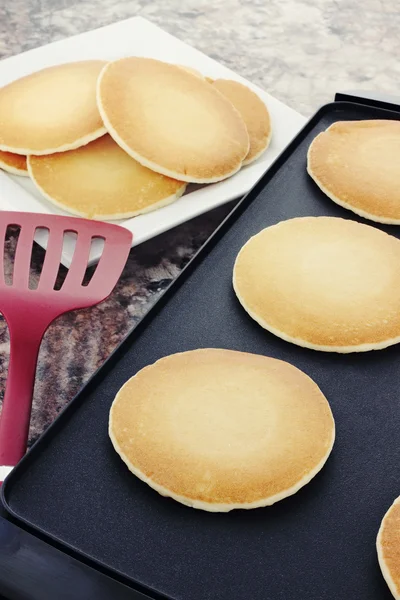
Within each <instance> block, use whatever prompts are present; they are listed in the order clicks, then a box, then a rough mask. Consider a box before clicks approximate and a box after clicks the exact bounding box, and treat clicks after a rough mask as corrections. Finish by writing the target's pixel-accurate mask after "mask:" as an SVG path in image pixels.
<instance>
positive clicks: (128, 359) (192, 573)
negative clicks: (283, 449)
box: [5, 103, 400, 600]
mask: <svg viewBox="0 0 400 600" xmlns="http://www.w3.org/2000/svg"><path fill="white" fill-rule="evenodd" d="M361 118H363V119H368V118H398V116H396V113H389V112H385V111H383V110H377V109H373V108H367V107H361V106H359V105H352V104H344V103H341V104H335V105H329V106H328V107H325V108H324V109H323V110H321V111H320V112H319V113H318V114H317V116H316V118H315V119H314V120H313V122H312V124H311V126H310V127H309V129H308V133H307V135H306V136H304V135H303V137H302V136H300V138H299V143H298V145H297V147H295V149H294V150H293V152H292V153H291V155H290V156H289V157H288V159H287V161H286V162H285V163H284V164H283V165H282V166H281V167H280V169H279V170H278V171H277V172H276V173H275V174H274V176H273V178H272V179H271V180H270V181H269V182H268V184H267V185H266V187H265V188H264V189H261V190H260V191H259V193H258V195H257V197H256V198H255V199H254V201H253V202H252V203H251V204H249V206H248V207H247V208H246V210H245V211H244V212H243V213H242V214H241V215H240V216H239V217H238V218H237V219H236V220H235V222H234V223H233V225H232V226H231V228H230V229H229V230H227V231H226V233H225V235H223V237H221V239H220V240H219V242H218V243H217V244H216V245H215V246H214V248H213V249H212V250H211V252H210V253H209V254H208V255H205V257H204V259H203V260H202V262H201V263H200V264H199V265H198V266H197V268H196V269H195V270H193V271H190V272H189V275H188V276H185V278H184V282H183V285H182V286H181V287H179V286H177V287H176V289H175V290H176V291H175V293H174V294H173V295H171V298H170V299H169V301H168V302H167V303H166V304H165V306H163V307H162V309H161V310H160V311H159V312H158V313H157V314H156V315H155V316H154V317H153V318H152V320H151V321H150V322H149V324H148V326H147V327H146V328H145V329H144V330H143V331H141V332H140V335H138V332H137V331H136V332H134V333H133V335H132V336H131V341H132V343H131V344H128V345H127V346H126V353H125V354H124V355H123V356H121V358H120V360H119V361H118V362H117V363H116V364H115V365H114V366H112V365H107V366H106V368H105V369H104V370H103V374H102V375H101V376H100V377H97V378H96V379H95V380H94V381H93V383H92V384H91V385H89V386H88V387H87V388H86V389H85V390H84V392H83V394H81V396H80V397H78V399H77V400H75V402H74V404H73V406H72V407H71V408H72V409H71V410H69V411H67V413H66V414H65V415H63V416H62V417H61V419H60V420H59V421H58V422H57V423H56V425H55V426H53V427H52V428H51V432H50V433H48V434H47V435H45V436H44V438H42V441H41V442H39V444H38V445H37V446H36V447H35V448H34V450H33V452H31V453H30V455H29V456H28V458H27V459H26V460H25V461H24V462H23V463H22V465H21V466H20V467H19V468H17V469H16V470H15V471H14V474H13V475H12V476H11V479H10V480H9V482H8V484H7V486H6V490H5V493H6V500H7V502H8V504H9V509H11V511H12V512H13V513H14V515H16V516H17V517H18V518H20V519H23V520H25V521H28V522H29V523H30V524H31V525H33V526H34V527H35V528H37V529H40V530H42V532H45V533H46V534H49V535H51V536H53V537H54V538H56V539H57V540H59V541H60V542H61V543H63V544H68V545H69V546H72V547H73V548H74V549H76V550H78V551H79V552H82V553H85V554H87V555H89V556H90V557H92V558H93V559H96V560H97V561H100V562H101V563H103V564H105V565H107V566H108V567H110V568H112V569H115V570H118V571H119V572H120V573H123V574H124V575H125V576H127V577H128V578H130V579H131V580H133V581H135V582H136V584H139V585H142V586H145V587H146V588H148V589H152V590H157V591H158V592H160V593H162V594H165V595H166V596H169V597H171V598H174V599H179V600H239V599H240V600H292V599H293V598H296V599H297V600H323V599H326V600H333V599H335V600H350V599H351V600H383V599H387V598H390V597H391V595H390V593H389V591H388V590H387V588H386V585H385V584H384V582H383V579H382V578H381V575H380V571H379V568H378V564H377V559H376V551H375V537H376V534H377V531H378V528H379V524H380V520H381V518H382V516H383V514H384V512H385V511H386V509H387V508H388V506H389V505H390V504H391V502H392V501H393V499H394V498H395V497H396V496H397V495H398V494H400V466H399V465H400V433H399V432H400V400H399V390H400V346H396V347H392V348H390V349H388V350H382V351H377V352H370V353H365V354H358V355H357V354H350V355H337V354H325V353H322V352H315V351H311V350H306V349H302V348H299V347H297V346H294V345H291V344H288V343H285V342H283V341H281V340H279V339H278V338H276V337H274V336H273V335H271V334H269V333H267V332H266V331H264V330H262V329H261V328H260V327H259V326H258V325H256V323H255V322H253V321H252V320H251V319H250V318H249V317H248V316H247V314H246V313H245V312H244V311H243V309H242V308H241V307H240V305H239V303H238V302H237V300H236V298H235V295H234V293H233V291H232V285H231V276H232V267H233V263H234V260H235V257H236V254H237V252H238V251H239V249H240V247H241V246H242V245H243V244H244V243H245V242H246V240H248V238H249V237H250V236H252V235H253V234H255V233H257V232H258V231H260V229H262V228H264V227H266V226H268V225H272V224H274V223H277V222H278V221H280V220H282V219H288V218H291V217H296V216H303V215H334V216H340V217H345V218H355V215H353V214H352V213H350V212H347V211H345V210H342V209H340V208H339V207H338V206H336V205H335V204H334V203H333V202H331V201H330V200H329V199H328V198H326V197H325V196H324V195H323V194H322V193H321V192H320V191H319V189H318V188H317V187H316V185H315V184H314V183H313V181H312V180H311V179H310V178H309V177H308V175H307V173H306V153H307V149H308V146H309V144H310V142H311V140H312V139H313V138H314V136H315V135H316V134H317V133H319V132H320V131H322V130H323V129H325V128H326V127H328V126H329V125H330V124H331V123H333V122H334V121H336V120H340V119H361ZM260 187H261V186H260V185H259V186H258V188H256V189H259V188H260ZM236 216H237V215H236ZM383 229H385V230H387V231H390V233H394V234H395V235H399V233H400V232H399V230H398V229H396V228H389V227H387V228H386V227H383ZM198 347H222V348H232V349H237V350H244V351H248V352H255V353H260V354H265V355H269V356H274V357H277V358H281V359H283V360H287V361H289V362H291V363H293V364H294V365H296V366H297V367H299V368H300V369H302V370H304V371H305V372H306V373H308V375H310V376H311V377H312V378H313V379H314V380H315V381H316V382H317V383H318V385H319V386H320V387H321V389H322V390H323V392H324V393H325V394H326V396H327V398H328V400H329V402H330V404H331V407H332V410H333V413H334V416H335V419H336V425H337V439H336V444H335V446H334V449H333V453H332V455H331V457H330V458H329V460H328V462H327V464H326V466H325V467H324V469H323V470H322V472H321V473H320V474H319V475H318V476H317V477H316V478H315V479H314V480H313V481H312V482H311V483H310V484H309V485H307V486H306V487H305V488H303V489H302V490H301V491H300V492H298V493H297V494H295V495H294V496H292V497H291V498H289V499H287V500H284V501H282V502H279V503H277V504H275V505H274V506H272V507H270V508H263V509H258V510H251V511H247V512H246V511H234V512H232V513H228V514H210V513H206V512H202V511H196V510H194V509H190V508H186V507H184V506H182V505H180V504H178V503H176V502H174V501H173V500H169V499H166V498H162V497H161V496H159V495H158V494H157V493H156V492H154V491H153V490H151V489H150V488H148V487H147V486H146V485H145V484H144V483H141V482H140V481H139V480H137V479H136V478H135V477H134V476H133V475H131V474H130V473H129V471H128V470H127V468H126V467H125V465H124V464H123V462H122V461H121V460H120V458H119V457H118V456H117V454H116V453H115V452H114V450H113V448H112V446H111V443H110V441H109V439H108V435H107V420H108V412H109V408H110V405H111V402H112V400H113V398H114V396H115V393H116V392H117V390H118V389H119V388H120V387H121V385H122V384H123V383H124V382H125V381H126V380H127V379H128V378H129V377H130V376H131V375H133V374H134V373H136V372H137V371H138V370H139V369H141V368H142V367H143V366H145V365H147V364H149V363H152V362H154V361H155V360H157V359H158V358H160V357H161V356H164V355H167V354H170V353H173V352H179V351H182V350H189V349H193V348H198ZM110 366H111V368H110ZM54 393H57V391H56V390H54Z"/></svg>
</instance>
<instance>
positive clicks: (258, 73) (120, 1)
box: [0, 0, 400, 443]
mask: <svg viewBox="0 0 400 600" xmlns="http://www.w3.org/2000/svg"><path fill="white" fill-rule="evenodd" d="M135 15H141V16H143V17H145V18H148V19H149V20H151V21H153V22H154V23H156V24H157V25H159V26H160V27H162V28H164V29H165V30H167V31H169V32H170V33H172V34H174V35H176V36H177V37H178V38H180V39H182V40H183V41H185V42H187V43H189V44H191V45H193V46H195V47H196V48H198V49H199V50H202V51H203V52H205V53H206V54H208V55H210V56H211V57H212V58H215V59H216V60H218V61H220V62H221V63H223V64H225V65H227V66H228V67H230V68H231V69H233V70H235V71H237V72H238V73H240V74H241V75H243V76H245V77H247V78H248V79H250V80H252V81H254V82H255V83H257V84H258V85H260V86H261V87H263V88H264V89H266V90H267V91H269V92H270V93H271V94H273V95H275V96H276V97H277V98H279V99H280V100H282V101H284V102H286V103H287V104H289V105H290V106H292V107H293V108H294V109H296V110H298V111H299V112H302V113H303V114H304V115H309V114H312V112H314V110H315V109H316V108H317V107H318V106H319V105H321V104H323V103H325V102H327V101H329V100H331V99H332V98H333V95H334V93H335V91H337V90H343V89H348V88H360V89H378V90H382V91H385V92H389V93H394V94H398V82H399V80H400V62H399V61H398V56H399V54H400V36H399V35H398V31H399V30H400V10H399V4H398V0H387V1H386V2H383V1H382V0H364V1H363V2H362V3H359V2H351V0H347V1H343V0H302V1H301V0H268V1H266V0H213V2H210V1H209V0H182V1H181V0H155V1H153V2H150V1H148V0H13V2H9V1H8V0H0V58H5V57H7V56H11V55H13V54H17V53H19V52H22V51H24V50H28V49H30V48H34V47H36V46H40V45H43V44H46V43H49V42H51V41H55V40H58V39H61V38H63V37H67V36H70V35H74V34H77V33H81V32H84V31H88V30H90V29H94V28H96V27H100V26H102V25H107V24H110V23H113V22H115V21H118V20H120V19H125V18H128V17H131V16H135ZM230 209H231V206H229V205H227V206H225V207H221V208H219V209H217V210H215V211H213V212H211V213H209V214H207V215H203V216H202V217H199V218H197V219H195V220H194V221H192V222H189V223H186V224H185V225H182V226H180V227H178V228H176V229H175V230H172V231H170V232H167V233H165V234H163V235H162V236H159V237H158V238H155V239H153V240H151V241H149V242H147V243H146V244H143V245H142V246H140V247H138V248H135V249H134V250H132V252H131V254H130V257H129V260H128V263H127V265H126V268H125V270H124V273H123V275H122V277H121V280H120V282H119V284H118V286H117V288H116V289H115V291H114V293H113V294H112V296H111V297H110V298H109V299H108V300H107V301H106V302H104V303H103V304H101V305H99V306H98V307H95V308H93V309H87V310H83V311H78V312H75V313H72V314H69V315H66V316H64V317H61V318H60V319H59V320H58V321H57V322H56V323H55V324H54V325H52V326H51V328H50V329H49V331H48V332H47V334H46V336H45V339H44V341H43V344H42V348H41V352H40V357H39V364H38V372H37V380H36V385H35V393H34V404H33V413H32V424H31V432H30V443H32V441H34V440H35V439H37V437H38V436H39V435H40V434H41V432H42V431H43V430H44V429H45V428H46V427H47V426H48V425H49V424H50V423H51V421H52V420H53V419H54V418H55V416H56V415H57V414H58V412H59V411H60V409H62V408H63V406H65V404H66V403H67V402H68V401H69V400H70V399H71V398H72V397H73V396H74V394H75V393H76V392H77V391H78V390H79V389H80V387H81V386H82V385H83V384H84V383H85V381H87V379H88V378H89V377H90V375H91V374H92V373H93V372H94V371H95V369H97V368H98V367H99V366H100V365H101V364H102V362H103V361H104V360H105V359H106V358H107V356H108V355H109V354H110V353H111V352H112V350H113V349H114V348H115V346H116V345H117V344H118V343H119V342H120V341H121V340H122V339H123V338H124V336H125V335H126V334H127V333H128V332H129V330H131V329H132V327H134V325H135V323H136V322H137V321H138V320H139V319H140V317H141V316H142V315H143V314H144V313H145V312H146V311H147V310H148V309H149V307H150V306H151V304H152V303H153V302H154V301H155V300H156V299H157V296H158V295H159V294H160V292H161V291H162V290H163V289H165V287H166V286H167V285H168V284H169V283H170V282H171V281H172V280H173V279H174V277H176V275H177V274H178V273H179V271H180V270H181V269H182V267H183V266H184V265H185V264H186V263H187V261H188V260H190V258H191V257H192V256H193V254H194V253H195V252H196V250H197V249H198V248H199V247H200V246H201V245H202V244H203V243H204V241H205V240H206V239H207V237H208V236H209V235H210V234H211V233H212V231H213V230H214V229H215V227H216V226H217V225H218V224H219V222H220V221H221V220H222V219H223V218H224V216H225V215H226V214H227V212H228V211H229V210H230ZM14 246H15V236H14V234H11V235H10V236H9V238H8V239H7V242H6V269H10V260H11V259H10V257H11V255H12V249H13V247H14ZM42 256H43V251H42V250H41V249H40V248H35V253H34V261H33V276H35V273H36V274H37V268H38V265H39V264H40V261H41V260H42ZM8 350H9V348H8V332H7V328H6V326H5V324H4V322H0V388H1V390H0V391H1V393H2V392H3V390H4V385H5V380H6V375H7V366H8Z"/></svg>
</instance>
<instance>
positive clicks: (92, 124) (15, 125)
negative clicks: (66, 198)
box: [0, 60, 106, 154]
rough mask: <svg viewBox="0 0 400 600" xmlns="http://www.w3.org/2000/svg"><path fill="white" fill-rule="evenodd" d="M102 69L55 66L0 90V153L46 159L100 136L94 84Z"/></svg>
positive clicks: (95, 63)
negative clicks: (48, 156)
mask: <svg viewBox="0 0 400 600" xmlns="http://www.w3.org/2000/svg"><path fill="white" fill-rule="evenodd" d="M105 64H106V63H105V62H104V61H102V60H87V61H81V62H75V63H67V64H62V65H57V66H56V67H49V68H47V69H43V70H42V71H37V72H36V73H33V74H31V75H27V76H26V77H22V78H21V79H17V80H16V81H13V82H12V83H10V84H8V85H6V86H4V87H3V88H0V150H5V151H7V152H14V153H16V154H51V153H53V152H63V151H65V150H71V149H73V148H78V147H79V146H83V145H84V144H87V143H88V142H91V141H92V140H94V139H96V138H98V137H100V136H101V135H103V134H104V133H105V128H104V125H103V122H102V120H101V117H100V114H99V111H98V109H97V105H96V82H97V78H98V76H99V74H100V71H101V70H102V68H103V67H104V65H105Z"/></svg>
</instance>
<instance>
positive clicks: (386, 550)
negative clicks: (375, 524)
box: [376, 497, 400, 600]
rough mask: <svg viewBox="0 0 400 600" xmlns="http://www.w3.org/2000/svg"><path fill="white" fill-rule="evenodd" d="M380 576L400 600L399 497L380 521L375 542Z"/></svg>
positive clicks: (397, 599)
mask: <svg viewBox="0 0 400 600" xmlns="http://www.w3.org/2000/svg"><path fill="white" fill-rule="evenodd" d="M376 549H377V552H378V560H379V566H380V567H381V571H382V575H383V577H384V578H385V581H386V583H387V584H388V586H389V589H390V591H391V592H392V594H393V596H394V597H395V598H396V600H400V497H399V498H396V500H395V501H394V502H393V504H392V506H391V507H390V508H389V510H388V511H387V513H386V514H385V516H384V517H383V519H382V523H381V526H380V529H379V533H378V537H377V540H376Z"/></svg>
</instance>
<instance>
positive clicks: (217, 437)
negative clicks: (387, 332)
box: [109, 348, 335, 512]
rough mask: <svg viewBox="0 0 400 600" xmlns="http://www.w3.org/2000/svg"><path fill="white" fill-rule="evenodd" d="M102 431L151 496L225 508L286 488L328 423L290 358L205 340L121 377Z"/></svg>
mask: <svg viewBox="0 0 400 600" xmlns="http://www.w3.org/2000/svg"><path fill="white" fill-rule="evenodd" d="M109 435H110V438H111V441H112V443H113V445H114V448H115V450H116V451H117V453H118V454H119V455H120V457H121V458H122V460H123V461H124V462H125V463H126V465H127V466H128V468H129V470H130V471H131V472H132V473H133V474H134V475H136V476H137V477H139V478H140V479H142V480H143V481H144V482H145V483H147V484H148V485H149V486H150V487H152V488H154V489H155V490H156V491H157V492H159V493H160V494H161V495H163V496H169V497H171V498H173V499H174V500H177V501H178V502H181V503H182V504H186V505H187V506H191V507H193V508H199V509H202V510H206V511H212V512H227V511H230V510H232V509H234V508H258V507H261V506H267V505H270V504H273V503H274V502H277V501H278V500H282V499H283V498H286V497H287V496H290V495H292V494H294V493H296V492H297V491H298V490H299V489H300V488H301V487H303V486H304V485H305V484H306V483H308V482H309V481H310V480H311V479H312V478H313V477H314V476H315V475H316V474H317V473H318V471H320V469H321V468H322V467H323V465H324V463H325V461H326V460H327V458H328V456H329V454H330V452H331V449H332V446H333V442H334V438H335V424H334V420H333V417H332V413H331V409H330V407H329V404H328V402H327V400H326V398H325V396H324V395H323V394H322V392H321V390H320V389H319V388H318V386H317V385H316V384H315V383H314V382H313V381H312V379H310V378H309V377H308V376H307V375H305V373H303V372H302V371H300V370H299V369H297V368H296V367H294V366H292V365H290V364H289V363H287V362H283V361H281V360H276V359H274V358H268V357H266V356H258V355H256V354H247V353H244V352H235V351H232V350H218V349H214V348H212V349H201V350H193V351H190V352H183V353H181V354H173V355H171V356H167V357H165V358H162V359H160V360H158V361H157V362H156V363H154V364H152V365H150V366H148V367H145V368H144V369H142V370H141V371H139V372H138V373H137V374H136V375H135V376H134V377H132V378H131V379H129V381H127V383H126V384H125V385H124V386H123V387H122V388H121V390H120V391H119V392H118V394H117V396H116V398H115V400H114V402H113V405H112V407H111V411H110V420H109Z"/></svg>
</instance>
